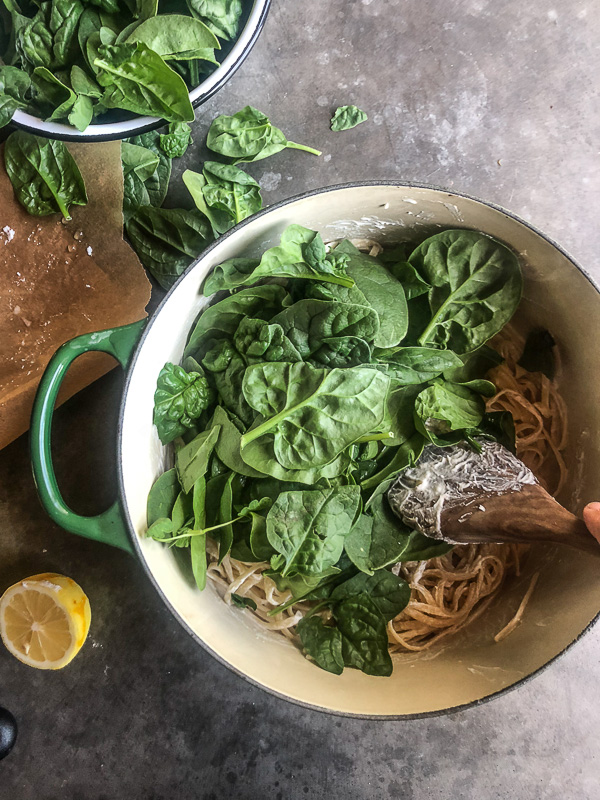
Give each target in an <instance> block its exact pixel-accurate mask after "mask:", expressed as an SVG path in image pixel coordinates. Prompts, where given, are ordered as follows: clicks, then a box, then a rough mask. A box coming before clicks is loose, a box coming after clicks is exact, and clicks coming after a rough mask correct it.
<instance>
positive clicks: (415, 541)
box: [398, 531, 454, 562]
mask: <svg viewBox="0 0 600 800" xmlns="http://www.w3.org/2000/svg"><path fill="white" fill-rule="evenodd" d="M453 547H454V545H453V544H448V543H447V542H440V541H438V540H437V539H431V538H430V537H429V536H424V535H423V534H422V533H419V532H418V531H411V532H410V534H409V536H408V539H407V541H406V544H405V546H404V548H403V550H402V552H401V553H400V554H399V556H398V561H399V562H404V561H429V559H430V558H439V557H440V556H444V555H446V553H449V552H450V550H452V548H453Z"/></svg>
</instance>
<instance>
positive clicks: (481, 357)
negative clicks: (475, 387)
mask: <svg viewBox="0 0 600 800" xmlns="http://www.w3.org/2000/svg"><path fill="white" fill-rule="evenodd" d="M444 352H446V351H444ZM459 358H460V362H461V363H460V364H458V365H457V366H455V367H451V368H450V369H445V370H444V378H446V380H448V381H452V382H453V383H465V382H467V381H472V380H475V379H477V378H480V377H481V376H482V375H485V374H486V372H488V371H489V370H490V369H493V368H494V367H497V366H498V364H502V362H503V360H504V359H503V358H502V356H501V355H500V353H498V352H497V351H496V350H494V349H493V348H491V347H488V345H487V344H483V345H481V347H479V348H478V349H477V350H474V351H473V352H472V353H467V354H466V355H463V356H459Z"/></svg>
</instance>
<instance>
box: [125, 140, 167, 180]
mask: <svg viewBox="0 0 600 800" xmlns="http://www.w3.org/2000/svg"><path fill="white" fill-rule="evenodd" d="M121 161H122V164H123V174H124V175H127V174H128V173H129V172H135V173H136V174H137V175H138V177H139V178H140V179H141V180H142V181H147V180H148V178H150V176H152V175H154V172H155V171H156V168H157V167H158V161H159V159H158V155H157V154H156V153H153V152H152V150H148V149H147V148H146V147H140V146H139V145H137V144H131V143H130V142H121Z"/></svg>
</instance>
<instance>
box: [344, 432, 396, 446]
mask: <svg viewBox="0 0 600 800" xmlns="http://www.w3.org/2000/svg"><path fill="white" fill-rule="evenodd" d="M393 438H394V434H393V433H392V432H391V431H385V432H383V433H366V434H365V435H364V436H361V437H360V439H357V440H356V441H355V442H354V444H364V443H365V442H384V441H385V440H386V439H393Z"/></svg>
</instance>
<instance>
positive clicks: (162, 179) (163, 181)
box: [128, 131, 171, 207]
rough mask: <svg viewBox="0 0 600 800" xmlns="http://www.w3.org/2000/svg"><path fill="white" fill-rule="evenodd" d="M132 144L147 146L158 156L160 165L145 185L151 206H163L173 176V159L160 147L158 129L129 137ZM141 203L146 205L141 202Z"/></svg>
mask: <svg viewBox="0 0 600 800" xmlns="http://www.w3.org/2000/svg"><path fill="white" fill-rule="evenodd" d="M128 141H129V142H130V144H135V145H138V146H139V147H145V148H146V149H147V150H151V151H152V152H153V153H154V154H155V155H157V156H158V166H157V167H156V171H155V172H154V174H153V175H151V176H150V177H149V178H148V179H147V180H145V181H144V186H145V189H146V191H147V192H148V198H149V203H148V205H151V206H156V207H158V206H161V205H162V204H163V201H164V199H165V197H166V196H167V189H168V188H169V180H170V178H171V159H170V158H169V157H168V156H166V155H165V154H164V153H163V151H162V150H161V149H160V147H159V142H160V135H159V134H158V133H157V132H156V131H150V132H149V133H142V134H141V135H140V136H134V137H132V138H131V139H128ZM140 205H146V204H145V203H140Z"/></svg>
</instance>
